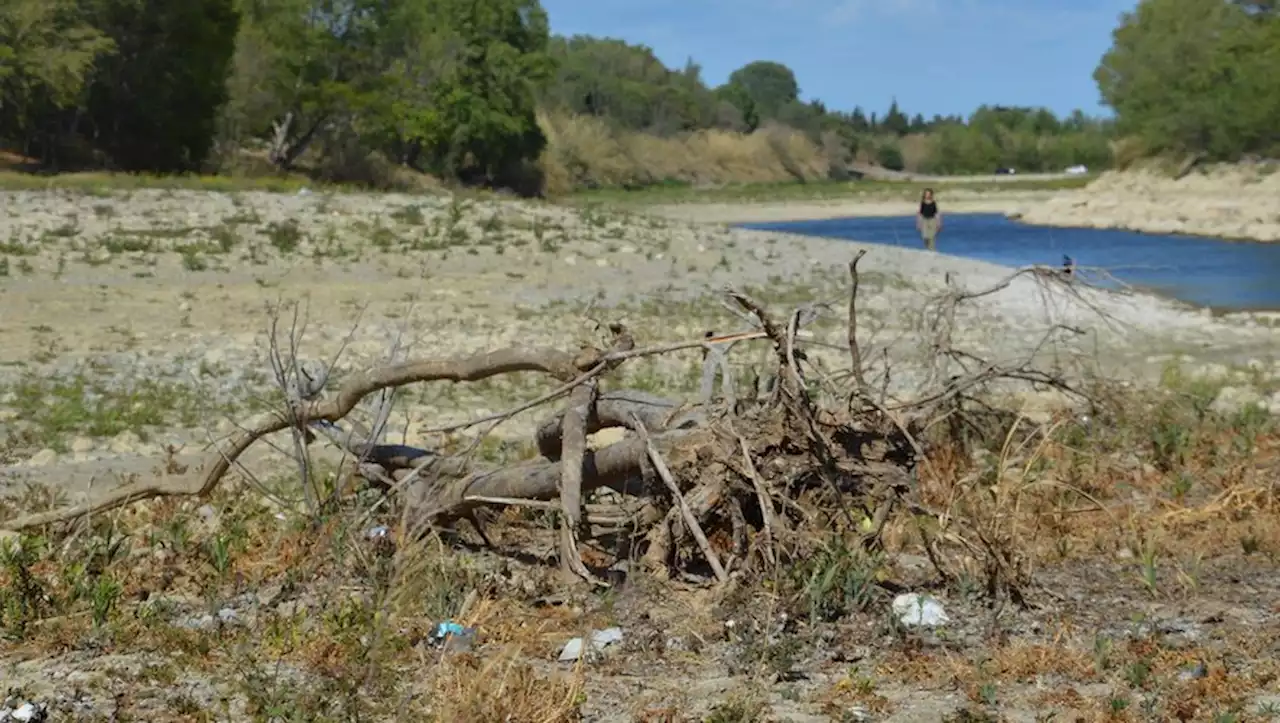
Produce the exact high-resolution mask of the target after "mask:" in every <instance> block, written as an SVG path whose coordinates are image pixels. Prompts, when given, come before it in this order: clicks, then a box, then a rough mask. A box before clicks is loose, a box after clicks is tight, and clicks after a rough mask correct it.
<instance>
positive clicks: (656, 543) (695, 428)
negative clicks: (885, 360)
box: [0, 253, 1070, 581]
mask: <svg viewBox="0 0 1280 723" xmlns="http://www.w3.org/2000/svg"><path fill="white" fill-rule="evenodd" d="M861 257H862V254H861V253H860V254H859V255H858V256H857V257H856V258H855V259H853V261H851V262H850V264H849V272H850V276H851V281H852V289H851V291H850V293H849V297H848V352H849V357H850V369H849V371H848V373H847V374H844V375H842V376H843V378H842V379H840V378H836V379H833V378H832V377H830V376H827V375H823V374H821V373H820V372H818V371H816V370H814V369H813V368H812V366H811V365H810V364H809V363H808V360H807V359H806V356H805V353H804V343H803V341H802V340H801V339H800V334H799V332H800V330H801V328H802V327H803V326H804V325H805V324H806V323H808V322H809V321H810V320H811V319H812V318H813V316H814V314H815V308H814V307H812V306H810V307H804V308H801V309H797V310H795V311H793V312H791V313H790V314H789V315H788V316H787V317H786V318H785V319H779V318H776V317H775V316H774V315H773V314H772V313H771V312H770V311H769V310H768V309H766V308H765V307H764V305H763V304H761V303H760V302H759V301H757V300H755V299H752V298H750V297H748V296H747V295H745V294H742V293H738V292H736V291H731V290H730V291H727V292H726V300H727V303H729V304H730V305H731V306H732V307H733V308H734V309H735V310H736V311H737V312H738V313H739V315H740V316H741V317H742V318H744V319H747V320H748V321H749V322H750V323H751V327H752V328H750V329H749V330H746V331H742V332H739V333H734V334H726V335H711V334H708V336H707V337H705V338H703V339H699V340H696V341H689V342H680V343H674V344H667V345H663V346H656V347H648V348H637V347H636V344H635V341H634V339H633V338H632V337H631V335H630V333H629V332H628V331H627V329H625V328H624V327H622V326H621V325H617V324H614V325H611V326H609V328H608V333H609V336H608V339H607V340H605V341H606V343H602V344H600V346H601V347H604V348H584V349H582V350H579V351H578V352H576V353H569V352H565V351H561V350H555V349H543V348H508V349H502V350H497V351H492V352H487V353H482V354H477V355H474V356H470V357H466V358H462V359H449V360H432V361H412V362H405V363H399V364H393V365H389V366H385V367H381V368H376V369H373V370H371V371H368V372H363V373H357V374H354V375H352V376H350V377H348V378H346V379H345V380H344V382H343V383H342V384H341V385H340V387H339V388H338V389H336V390H334V392H333V393H331V394H329V395H325V394H324V390H323V387H324V384H323V381H324V380H323V377H324V375H325V373H326V372H325V371H324V369H320V370H318V371H317V370H314V369H310V370H308V369H305V368H300V365H299V363H298V361H297V355H296V350H293V351H294V352H295V353H293V354H291V355H286V354H284V353H281V352H279V350H276V353H275V355H274V359H273V361H274V365H275V370H276V375H277V379H278V381H279V382H280V384H281V386H282V387H283V388H284V389H286V390H289V391H290V394H289V396H290V398H291V400H292V401H291V403H289V404H288V405H285V406H284V408H282V409H281V410H280V411H277V412H274V413H271V414H268V415H265V416H264V417H263V418H262V419H258V420H255V421H254V422H252V423H249V424H248V425H246V426H244V427H243V428H241V430H240V431H239V432H238V433H237V434H235V435H233V436H232V438H231V439H230V440H227V441H226V442H225V443H223V444H219V445H218V448H217V449H216V450H214V451H213V452H212V453H211V454H210V456H209V457H208V458H207V459H205V460H204V461H203V462H202V463H200V464H197V465H192V466H191V468H189V469H181V468H179V469H177V470H171V472H174V473H173V474H168V475H160V476H157V477H155V478H152V479H147V480H141V481H136V482H133V483H131V484H127V485H124V486H123V487H120V488H118V489H115V490H110V491H107V492H105V493H102V494H101V495H100V496H99V497H98V498H96V499H93V500H91V501H89V502H86V503H84V504H81V505H76V506H73V507H69V508H65V509H61V510H55V511H53V512H49V513H41V514H33V515H28V516H25V517H22V518H20V519H16V520H11V521H9V522H7V523H0V525H2V526H3V527H4V528H7V529H9V530H15V531H17V530H26V529H31V528H36V527H41V526H47V525H51V524H55V523H61V522H65V521H68V520H71V519H74V518H77V517H80V516H83V515H85V514H87V513H90V512H100V511H103V510H108V509H112V508H116V507H120V506H122V505H126V504H130V503H132V502H135V501H138V500H142V499H146V498H149V497H156V496H164V495H201V496H203V495H207V494H209V493H210V492H211V491H212V490H213V489H214V488H215V487H216V486H217V485H218V483H219V482H220V481H221V480H222V479H223V477H224V476H225V475H226V474H227V473H228V472H229V471H230V470H231V469H232V468H233V467H237V466H238V464H239V458H240V456H241V455H242V454H243V453H244V452H245V450H247V449H248V448H249V447H250V446H251V445H253V444H255V443H257V442H259V441H262V440H263V439H264V438H265V437H267V436H268V435H271V434H273V433H277V432H285V431H289V430H292V433H293V436H294V441H295V451H296V456H297V462H298V465H299V470H300V475H301V477H302V482H303V489H304V490H305V491H306V492H307V494H306V499H307V503H308V505H309V506H310V507H311V508H312V509H313V511H316V512H319V511H320V510H323V509H324V508H325V505H326V504H331V503H332V502H333V500H332V499H329V500H326V499H321V498H320V494H319V492H318V487H317V486H316V485H315V484H314V482H313V481H312V480H311V479H310V475H311V471H310V469H309V464H310V463H309V461H308V459H309V457H308V454H307V448H308V445H309V444H310V443H311V442H313V441H314V439H315V435H316V434H317V433H318V434H320V435H322V436H324V437H326V438H327V439H328V440H329V441H330V442H332V443H333V444H335V445H337V446H339V447H340V448H341V449H343V450H344V451H345V452H346V453H348V454H349V455H350V457H351V460H352V463H351V464H350V465H349V469H351V470H352V471H353V477H355V478H357V479H359V480H361V481H364V482H366V483H368V484H370V485H372V486H375V487H379V488H381V489H382V490H383V491H384V492H385V493H386V499H387V500H388V501H389V502H390V503H391V505H392V506H393V507H394V508H396V509H398V510H400V512H401V514H402V519H403V520H404V521H405V526H404V529H405V530H406V531H407V534H415V535H420V534H423V533H425V532H426V531H428V530H431V529H439V528H442V527H446V526H451V525H452V524H453V523H455V522H456V521H458V520H463V519H466V520H469V521H471V523H472V524H473V525H475V527H476V529H477V531H478V532H479V533H480V535H481V536H482V537H484V538H485V540H486V542H487V541H488V538H487V537H486V536H485V533H484V530H483V527H482V525H481V524H480V522H479V519H478V517H477V515H476V513H477V511H479V510H480V509H482V508H495V507H496V508H502V507H508V506H526V507H535V508H536V507H541V508H544V509H552V510H554V511H556V512H558V513H559V514H558V517H559V547H558V549H559V562H560V565H561V567H562V568H563V569H564V570H565V571H566V573H571V574H573V575H575V576H576V577H580V578H586V579H590V580H593V581H599V578H600V574H601V571H600V570H599V569H598V567H597V568H596V569H592V567H593V566H589V565H587V564H585V563H584V560H583V558H582V555H581V554H580V551H579V544H580V542H581V541H582V540H584V539H587V538H593V539H606V538H607V539H610V540H612V541H613V542H614V543H615V544H614V545H613V546H612V549H615V550H617V551H618V555H619V556H622V555H638V556H639V557H640V558H641V559H642V560H643V562H644V564H645V567H646V568H647V569H648V570H649V571H650V572H652V573H654V574H658V575H669V574H671V573H672V572H674V571H681V572H684V573H688V572H689V571H690V570H696V569H702V570H705V571H707V574H708V575H711V576H714V577H716V578H717V579H719V580H721V581H724V580H727V579H728V578H729V576H730V575H731V574H732V573H733V572H734V571H735V570H741V569H748V568H750V567H751V566H753V565H755V564H761V563H764V564H777V563H779V562H784V561H785V560H786V559H787V558H788V557H789V556H793V555H797V554H800V552H799V550H800V547H799V546H798V545H796V544H794V541H795V540H796V539H797V538H798V537H800V536H803V535H804V534H805V533H806V532H808V533H811V532H812V531H813V530H814V529H817V528H819V527H821V528H827V529H835V530H841V531H843V532H844V533H847V534H856V535H858V536H859V537H860V540H861V542H862V544H863V545H864V546H865V547H866V548H869V549H874V548H876V547H878V546H879V545H880V544H881V543H880V537H881V532H882V530H883V529H884V526H885V524H886V522H887V521H888V520H889V519H890V517H891V516H892V515H894V514H895V513H896V512H899V511H901V512H903V513H905V514H912V515H926V516H936V513H933V512H931V511H929V510H926V509H923V508H922V507H921V506H920V505H919V504H918V503H917V502H915V501H913V495H912V487H913V484H912V480H913V477H914V475H915V474H916V470H917V468H918V467H919V466H920V465H922V464H926V463H927V460H928V455H929V449H928V448H927V442H926V440H925V437H926V436H927V435H925V434H924V433H923V430H925V429H926V428H928V427H930V426H932V425H933V424H934V423H935V422H936V421H937V420H938V419H940V418H941V417H943V416H952V417H954V416H955V415H956V414H958V413H962V412H963V409H964V404H965V402H966V400H969V399H972V398H974V396H975V395H976V394H977V393H978V392H979V391H980V389H981V388H982V387H983V385H985V384H987V383H989V382H991V381H993V380H995V379H1017V380H1021V381H1025V382H1028V383H1032V384H1041V385H1049V386H1054V387H1058V388H1061V389H1070V387H1069V386H1068V385H1067V384H1066V383H1065V382H1064V381H1063V380H1062V379H1060V378H1058V377H1056V376H1053V375H1050V374H1047V373H1044V372H1041V371H1038V370H1036V369H1034V368H1033V367H1031V366H1030V363H1029V362H1018V363H1015V364H1012V365H1000V364H995V363H977V364H975V363H973V362H974V360H975V357H973V356H972V355H970V354H965V353H962V352H959V351H958V350H955V349H953V348H952V347H951V346H950V343H949V338H950V326H949V325H952V324H954V316H955V308H956V306H957V305H958V304H960V303H961V302H963V301H965V300H968V299H972V298H976V297H978V296H981V295H983V294H984V293H991V292H994V291H996V290H998V289H999V288H1003V287H1004V286H1007V285H1008V283H1009V280H1006V281H1005V282H1003V284H1001V285H998V286H996V287H993V288H992V289H991V290H989V291H987V292H976V293H975V292H965V293H961V292H955V291H951V292H948V293H947V294H945V295H943V296H942V297H939V298H936V299H934V300H932V301H931V302H930V303H929V304H928V305H927V307H926V312H925V314H924V319H925V325H926V327H927V328H926V329H925V330H924V331H925V332H926V333H927V335H928V338H929V342H928V343H929V344H930V345H931V346H932V352H933V353H934V354H935V355H936V356H937V357H938V358H940V359H942V360H947V359H951V360H958V362H959V366H960V367H961V368H966V367H967V368H969V369H972V371H969V372H966V373H961V374H947V373H945V365H942V366H939V367H938V368H939V370H940V371H939V373H938V374H937V375H935V376H934V377H933V378H932V379H931V385H930V386H929V388H927V389H925V390H923V391H922V392H921V393H920V395H919V397H918V398H917V399H914V400H909V401H900V400H899V401H892V400H890V399H888V398H887V397H886V395H885V393H884V391H883V389H880V390H877V389H874V388H871V387H870V386H868V384H867V382H866V380H865V378H864V377H865V374H864V368H865V362H864V360H863V357H862V353H861V350H860V346H859V343H858V326H857V322H858V319H857V299H858V268H857V265H858V260H859V259H860V258H861ZM1020 274H1029V275H1031V276H1033V277H1035V278H1037V279H1039V280H1041V281H1047V282H1054V281H1056V279H1057V275H1056V273H1055V272H1054V271H1053V270H1048V269H1040V268H1030V269H1023V270H1020V271H1018V272H1016V273H1015V274H1014V276H1017V275H1020ZM272 332H273V335H274V333H275V329H274V325H273V330H272ZM1046 339H1048V336H1046ZM746 343H768V344H770V345H771V346H772V355H771V362H770V365H769V368H768V369H766V370H764V373H761V374H759V378H760V379H761V380H764V381H763V382H762V383H757V384H756V385H755V386H756V388H755V389H753V390H752V393H750V394H749V395H747V398H742V399H739V398H737V394H738V393H739V390H740V388H741V386H743V385H740V384H737V383H736V382H735V380H734V379H733V378H732V368H731V366H730V365H729V364H728V361H727V358H728V353H729V351H730V349H731V348H732V347H733V346H734V345H736V344H746ZM691 348H701V349H702V350H703V353H704V373H703V379H702V381H703V384H702V393H701V395H700V398H699V399H697V400H693V401H685V400H675V399H666V398H663V397H659V396H655V395H653V394H649V393H646V392H640V391H636V390H630V389H611V388H609V382H610V372H612V371H613V370H615V369H616V368H617V367H618V366H620V365H622V364H625V363H627V362H628V361H629V360H632V359H637V358H641V357H649V356H655V355H660V354H665V353H669V352H673V351H678V350H682V349H691ZM528 371H535V372H541V373H543V374H546V375H548V376H550V377H552V378H553V379H555V380H557V381H558V382H559V386H557V387H556V388H555V389H554V390H552V391H551V392H549V393H548V394H545V395H543V396H542V397H539V398H538V399H535V400H531V401H529V402H526V403H523V404H521V405H520V406H518V407H516V408H514V409H511V410H508V411H505V412H503V413H501V414H496V415H490V416H488V417H484V418H481V419H477V420H472V421H470V422H468V423H465V424H460V425H454V426H452V427H448V428H442V429H440V430H433V431H441V432H448V431H457V430H459V429H463V428H474V427H484V426H485V425H488V430H491V429H492V427H493V425H495V424H497V423H500V422H501V421H503V420H505V419H508V418H510V417H511V416H514V415H515V414H517V413H521V412H525V411H528V410H531V409H534V408H537V407H540V406H543V405H546V404H548V403H550V402H552V401H555V400H560V399H563V400H565V404H564V407H563V408H561V409H559V410H558V411H556V412H555V413H554V414H551V415H549V416H548V417H547V418H546V419H545V420H544V421H543V422H542V423H541V424H540V425H539V426H538V427H537V432H536V440H535V441H536V445H537V449H538V452H539V456H538V457H537V458H535V459H532V460H528V461H526V462H523V463H520V464H516V465H513V466H507V467H499V468H496V469H482V468H477V467H478V466H477V465H476V464H474V461H473V457H474V455H473V454H472V452H473V451H474V449H475V447H476V445H475V444H472V445H471V447H469V448H468V449H467V450H465V451H463V452H462V453H460V454H455V455H444V454H442V453H439V452H437V451H433V450H427V449H418V448H413V447H407V446H403V445H391V444H383V443H381V442H380V441H379V439H380V435H381V426H382V425H384V424H385V422H386V417H387V414H388V411H389V408H390V398H391V397H390V394H391V393H392V392H394V390H396V389H397V388H399V387H402V386H405V385H408V384H414V383H421V382H427V381H451V382H455V383H462V382H471V381H477V380H481V379H486V378H490V377H494V376H497V375H501V374H507V373H512V372H528ZM317 377H319V383H318V384H317V383H315V382H316V379H317ZM717 378H719V381H720V384H719V385H718V391H717V385H716V381H717ZM819 389H821V390H824V391H825V392H826V393H827V394H826V398H828V399H841V400H843V403H841V404H839V405H831V404H827V405H825V406H824V405H820V404H819V403H818V401H817V400H816V398H815V397H816V394H815V391H816V390H819ZM373 395H382V400H383V401H382V404H381V406H380V408H379V412H378V414H377V415H376V416H378V420H377V422H375V425H374V429H373V431H368V430H364V429H361V428H360V427H359V425H355V424H351V423H350V422H349V420H347V419H346V418H347V417H348V415H349V414H350V413H351V412H352V411H353V410H355V409H356V407H357V405H358V404H359V403H361V401H362V400H364V399H365V398H366V397H370V396H373ZM609 427H623V428H626V430H628V432H627V433H626V435H625V436H624V437H623V438H622V439H621V440H620V441H617V442H615V443H613V444H610V445H608V446H605V447H603V448H600V449H595V450H591V449H588V445H587V438H588V435H590V434H592V433H594V432H597V431H600V430H602V429H605V428H609ZM488 430H486V431H488ZM480 436H481V437H483V434H481V435H480ZM342 492H343V490H342V489H341V488H340V489H338V490H336V491H335V492H334V494H335V495H337V494H341V493H342ZM975 544H976V543H975Z"/></svg>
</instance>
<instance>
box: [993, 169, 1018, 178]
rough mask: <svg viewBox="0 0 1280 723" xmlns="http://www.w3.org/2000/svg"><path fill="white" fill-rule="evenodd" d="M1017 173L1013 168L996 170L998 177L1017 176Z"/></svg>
mask: <svg viewBox="0 0 1280 723" xmlns="http://www.w3.org/2000/svg"><path fill="white" fill-rule="evenodd" d="M1016 173H1017V171H1016V170H1014V169H1012V168H1004V167H1000V168H997V169H996V175H997V176H1012V175H1015V174H1016Z"/></svg>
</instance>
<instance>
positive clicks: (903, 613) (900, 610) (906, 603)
mask: <svg viewBox="0 0 1280 723" xmlns="http://www.w3.org/2000/svg"><path fill="white" fill-rule="evenodd" d="M893 614H894V615H897V616H898V620H899V621H900V622H901V623H902V624H903V625H907V626H910V627H917V626H924V627H929V628H932V627H935V626H938V625H946V624H947V623H948V622H950V621H951V618H949V617H947V611H946V610H943V609H942V603H940V602H938V601H937V600H936V599H934V598H933V597H931V596H929V595H920V594H919V593H914V592H912V593H906V594H905V595H899V596H898V597H896V598H894V599H893Z"/></svg>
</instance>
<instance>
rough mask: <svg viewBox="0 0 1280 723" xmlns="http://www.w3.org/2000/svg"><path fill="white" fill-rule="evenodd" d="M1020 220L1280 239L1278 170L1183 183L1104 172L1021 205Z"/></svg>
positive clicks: (1226, 172)
mask: <svg viewBox="0 0 1280 723" xmlns="http://www.w3.org/2000/svg"><path fill="white" fill-rule="evenodd" d="M1009 215H1010V216H1011V217H1013V218H1016V219H1018V220H1020V221H1022V222H1023V223H1030V224H1036V225H1041V226H1061V227H1076V228H1111V229H1124V230H1128V231H1137V232H1140V233H1160V234H1189V235H1197V236H1210V237H1215V238H1223V239H1233V240H1243V241H1260V242H1266V243H1275V242H1280V173H1276V172H1274V171H1273V170H1270V169H1268V168H1267V167H1265V166H1263V165H1261V164H1250V165H1236V166H1214V167H1208V168H1206V169H1203V170H1197V171H1193V172H1192V173H1190V174H1189V175H1187V176H1186V177H1184V178H1181V179H1174V178H1171V177H1169V176H1167V175H1164V174H1160V173H1155V172H1151V171H1145V170H1138V171H1124V172H1109V173H1105V174H1103V175H1102V176H1100V177H1099V178H1098V179H1097V180H1096V181H1094V182H1093V183H1091V184H1089V185H1088V186H1087V187H1086V188H1083V189H1080V190H1074V191H1063V192H1060V193H1057V194H1053V195H1052V197H1051V198H1048V199H1047V200H1035V201H1025V202H1020V203H1018V204H1017V205H1016V207H1014V208H1013V209H1011V211H1010V213H1009Z"/></svg>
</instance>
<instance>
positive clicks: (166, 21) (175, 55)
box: [86, 0, 239, 171]
mask: <svg viewBox="0 0 1280 723" xmlns="http://www.w3.org/2000/svg"><path fill="white" fill-rule="evenodd" d="M86 5H87V6H88V8H89V14H88V18H89V20H90V21H91V22H92V24H93V26H94V27H96V28H98V29H99V30H101V31H102V32H103V33H104V34H105V35H106V36H107V37H109V38H110V39H111V40H112V42H113V43H114V45H115V52H114V53H113V54H111V55H110V56H108V57H105V58H103V59H102V60H100V61H99V62H98V64H97V68H96V72H95V73H94V77H93V82H92V83H91V84H90V86H89V91H88V100H87V104H86V109H87V119H88V125H89V126H90V128H89V129H87V135H89V136H91V137H92V138H94V139H95V142H96V143H97V144H98V145H99V147H100V148H102V149H103V150H104V151H106V152H107V154H108V155H110V157H111V158H112V160H113V161H114V162H115V163H116V164H117V165H118V166H119V167H122V168H124V169H127V170H150V171H178V170H190V169H195V168H198V167H199V166H200V165H201V164H202V163H203V162H204V160H205V157H206V155H207V154H208V152H209V149H210V147H211V146H212V144H213V138H214V133H215V131H216V128H217V125H216V124H217V113H218V110H219V108H220V107H221V105H222V104H223V102H224V101H225V100H226V81H227V73H228V71H229V69H230V63H231V56H232V53H233V52H234V48H235V40H236V31H237V29H238V27H239V15H238V14H237V13H236V11H235V8H234V6H233V3H232V0H183V2H172V1H171V0H86Z"/></svg>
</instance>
